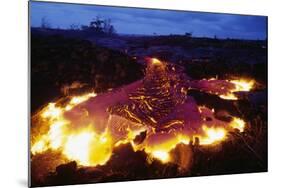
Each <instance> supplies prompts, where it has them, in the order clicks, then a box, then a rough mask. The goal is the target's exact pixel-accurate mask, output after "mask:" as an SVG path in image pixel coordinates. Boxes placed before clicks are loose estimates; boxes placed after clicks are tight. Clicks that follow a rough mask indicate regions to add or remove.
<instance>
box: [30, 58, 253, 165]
mask: <svg viewBox="0 0 281 188" xmlns="http://www.w3.org/2000/svg"><path fill="white" fill-rule="evenodd" d="M253 85H254V81H246V80H243V79H241V80H230V81H227V80H217V79H209V80H190V79H188V78H187V77H186V75H185V74H184V73H183V72H182V71H180V70H178V69H177V67H175V66H173V65H171V64H168V63H166V62H161V61H160V60H158V59H155V58H153V59H150V60H149V62H148V65H147V69H146V75H145V77H144V79H142V80H140V81H136V82H134V83H132V84H129V85H127V86H123V87H122V88H120V89H115V90H112V91H110V92H108V93H104V94H99V95H97V94H96V93H94V92H90V93H88V94H85V95H81V96H73V97H71V98H70V99H69V100H68V101H67V102H66V103H64V104H61V103H59V102H52V103H49V104H48V105H47V106H46V107H45V108H43V110H41V111H39V112H38V113H37V114H35V115H34V118H33V121H34V123H33V126H34V127H33V129H32V130H36V131H33V132H32V133H31V135H32V140H31V143H32V146H31V153H32V154H33V155H37V154H40V153H44V152H48V151H50V150H55V151H58V152H61V154H63V155H64V156H65V157H66V158H67V159H68V160H69V161H71V160H75V161H76V162H77V163H78V164H79V165H83V166H97V165H105V164H106V163H107V161H108V160H109V159H110V158H111V156H112V152H113V149H114V148H115V147H118V146H119V145H120V144H124V143H130V144H131V145H132V147H133V148H134V150H135V151H137V150H143V151H145V152H146V153H147V154H148V155H149V156H151V157H152V158H156V159H158V160H160V161H161V162H162V163H168V162H173V158H172V157H171V156H170V151H171V150H172V149H174V148H175V147H176V146H177V145H178V144H186V145H188V144H195V139H196V138H198V139H199V144H200V145H216V144H218V143H220V142H221V141H223V140H225V139H227V134H228V131H231V130H233V129H238V130H239V131H241V132H242V131H243V130H244V128H245V126H246V123H245V122H244V121H243V120H242V119H240V118H238V117H232V120H231V121H230V122H227V121H222V120H219V119H216V118H215V115H214V113H215V110H214V109H209V108H207V107H203V106H201V107H198V106H197V104H196V101H195V100H194V99H193V98H192V97H190V96H188V95H187V93H188V89H189V88H193V89H198V90H200V91H203V92H207V93H211V94H214V95H218V96H219V97H221V98H223V99H232V100H236V99H238V97H237V96H236V95H235V92H238V91H250V90H251V89H252V88H253ZM210 120H211V121H210ZM38 130H40V131H38ZM143 132H145V133H146V134H145V137H144V138H143V140H141V141H139V142H136V141H135V139H136V137H137V136H138V135H140V134H141V133H143ZM124 160H126V159H124Z"/></svg>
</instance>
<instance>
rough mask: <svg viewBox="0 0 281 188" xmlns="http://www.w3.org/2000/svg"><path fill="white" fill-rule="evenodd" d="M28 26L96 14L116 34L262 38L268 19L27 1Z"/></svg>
mask: <svg viewBox="0 0 281 188" xmlns="http://www.w3.org/2000/svg"><path fill="white" fill-rule="evenodd" d="M30 15H31V26H32V27H37V26H40V25H41V20H42V18H43V17H45V19H46V20H47V21H48V23H50V25H51V27H54V28H57V27H59V28H69V26H70V25H71V24H77V25H88V24H89V22H90V21H91V20H92V19H93V18H95V17H96V16H100V17H101V18H110V19H111V20H112V24H113V25H114V27H115V29H116V30H117V33H122V34H145V35H152V34H153V33H157V34H158V35H168V34H184V33H185V32H192V33H193V35H194V36H199V37H200V36H205V37H214V35H216V36H217V37H219V38H227V37H229V38H241V39H265V38H266V37H267V18H266V17H263V16H244V15H243V16H242V15H230V14H214V13H202V12H185V11H169V10H152V9H136V8H121V7H106V6H94V5H80V4H64V3H48V2H36V1H31V3H30Z"/></svg>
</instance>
